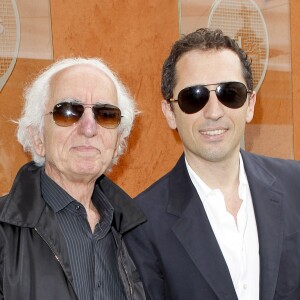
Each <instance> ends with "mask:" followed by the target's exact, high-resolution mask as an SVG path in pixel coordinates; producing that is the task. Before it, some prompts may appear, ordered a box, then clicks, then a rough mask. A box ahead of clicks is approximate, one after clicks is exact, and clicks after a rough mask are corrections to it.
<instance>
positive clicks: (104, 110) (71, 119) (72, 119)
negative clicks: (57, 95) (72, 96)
mask: <svg viewBox="0 0 300 300" xmlns="http://www.w3.org/2000/svg"><path fill="white" fill-rule="evenodd" d="M86 107H90V108H91V109H92V111H93V113H94V118H95V120H96V122H97V123H98V124H99V125H100V126H102V127H104V128H108V129H113V128H117V127H118V126H119V124H120V122H121V117H122V116H121V111H120V109H119V108H118V107H116V106H114V105H111V104H95V105H90V104H81V103H76V102H61V103H58V104H56V105H55V106H54V107H53V110H52V111H50V112H49V113H47V114H46V115H50V114H51V115H52V117H53V120H54V122H55V124H56V125H58V126H62V127H68V126H71V125H73V124H75V123H76V122H78V121H79V120H80V118H81V117H82V115H83V113H84V110H85V108H86Z"/></svg>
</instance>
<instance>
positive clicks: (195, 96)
mask: <svg viewBox="0 0 300 300" xmlns="http://www.w3.org/2000/svg"><path fill="white" fill-rule="evenodd" d="M209 85H216V88H215V89H214V90H209V89H208V88H207V86H209ZM212 91H214V92H215V93H216V96H217V98H218V100H219V101H220V102H221V103H222V104H223V105H225V106H226V107H229V108H233V109H235V108H240V107H242V106H243V105H244V103H245V101H246V99H247V94H251V93H252V91H250V90H247V88H246V86H245V85H244V84H243V83H241V82H222V83H213V84H206V85H195V86H190V87H186V88H184V89H183V90H181V91H180V92H179V94H178V98H177V99H174V98H171V99H170V102H176V101H177V102H178V105H179V107H180V109H181V110H182V111H183V112H184V113H186V114H194V113H196V112H198V111H200V110H201V109H202V108H203V107H204V106H205V105H206V103H207V102H208V100H209V96H210V92H212Z"/></svg>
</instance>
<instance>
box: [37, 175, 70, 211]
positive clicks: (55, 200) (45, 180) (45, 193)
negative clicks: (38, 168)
mask: <svg viewBox="0 0 300 300" xmlns="http://www.w3.org/2000/svg"><path fill="white" fill-rule="evenodd" d="M41 192H42V197H43V198H44V200H45V201H46V202H47V204H48V205H49V206H50V207H51V208H52V209H53V211H54V212H55V213H57V212H59V211H60V210H62V209H64V208H65V207H66V206H68V205H69V204H70V203H71V202H72V201H75V199H74V198H73V197H72V196H70V195H69V194H68V193H67V192H66V191H65V190H64V189H63V188H62V187H60V186H59V185H58V184H57V183H56V182H55V181H54V180H52V179H51V178H50V177H49V176H48V175H47V174H46V172H45V169H43V170H42V172H41Z"/></svg>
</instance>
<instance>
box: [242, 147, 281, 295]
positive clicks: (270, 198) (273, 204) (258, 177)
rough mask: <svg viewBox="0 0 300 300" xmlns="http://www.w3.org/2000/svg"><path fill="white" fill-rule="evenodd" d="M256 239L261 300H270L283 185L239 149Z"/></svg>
mask: <svg viewBox="0 0 300 300" xmlns="http://www.w3.org/2000/svg"><path fill="white" fill-rule="evenodd" d="M242 156H243V161H244V166H245V170H246V174H247V178H248V182H249V186H250V191H251V196H252V201H253V206H254V211H255V217H256V224H257V230H258V238H259V253H260V299H261V300H268V299H273V297H274V293H275V288H276V280H277V277H278V269H279V263H280V254H281V249H282V236H283V224H282V222H283V220H282V219H283V218H282V198H283V197H284V195H283V193H282V191H283V190H284V189H283V187H281V186H280V183H278V182H277V181H276V178H275V177H274V176H273V175H272V174H270V173H269V172H268V171H267V170H266V168H265V162H264V160H263V159H262V158H261V157H259V156H254V155H251V154H249V153H244V152H242Z"/></svg>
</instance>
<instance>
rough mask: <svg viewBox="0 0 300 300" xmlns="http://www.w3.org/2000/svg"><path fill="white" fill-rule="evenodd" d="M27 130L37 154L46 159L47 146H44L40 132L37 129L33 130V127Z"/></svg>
mask: <svg viewBox="0 0 300 300" xmlns="http://www.w3.org/2000/svg"><path fill="white" fill-rule="evenodd" d="M27 130H28V131H29V135H30V138H31V141H32V145H33V147H34V149H35V151H36V153H37V154H38V155H39V156H42V157H44V156H45V145H44V138H43V136H42V135H41V134H40V133H39V132H38V130H37V129H36V128H33V127H32V126H29V127H28V128H27Z"/></svg>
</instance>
